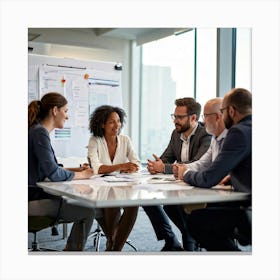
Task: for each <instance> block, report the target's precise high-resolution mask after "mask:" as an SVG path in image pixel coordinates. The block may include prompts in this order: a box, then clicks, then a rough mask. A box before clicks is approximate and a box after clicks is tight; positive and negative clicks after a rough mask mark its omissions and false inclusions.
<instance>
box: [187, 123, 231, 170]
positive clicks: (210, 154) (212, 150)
mask: <svg viewBox="0 0 280 280" xmlns="http://www.w3.org/2000/svg"><path fill="white" fill-rule="evenodd" d="M227 132H228V130H227V129H226V128H225V129H224V130H223V132H222V133H221V134H220V135H219V136H218V137H215V136H213V137H212V139H211V143H210V146H209V148H208V150H207V152H206V153H205V154H204V155H203V156H202V157H201V158H200V159H199V160H197V161H194V162H192V163H188V164H187V167H188V170H192V171H199V170H202V169H205V168H207V167H208V166H209V165H210V164H211V163H212V161H214V160H215V158H216V157H217V155H218V154H219V149H220V147H219V142H220V143H221V145H222V142H223V140H224V138H225V137H226V135H227Z"/></svg>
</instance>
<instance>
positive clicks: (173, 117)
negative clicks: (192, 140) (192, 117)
mask: <svg viewBox="0 0 280 280" xmlns="http://www.w3.org/2000/svg"><path fill="white" fill-rule="evenodd" d="M170 116H171V118H172V120H173V121H174V120H175V119H177V120H180V121H181V120H182V119H183V118H185V117H188V116H189V115H174V114H171V115H170Z"/></svg>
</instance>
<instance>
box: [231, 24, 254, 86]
mask: <svg viewBox="0 0 280 280" xmlns="http://www.w3.org/2000/svg"><path fill="white" fill-rule="evenodd" d="M235 69H236V70H235V87H244V88H246V89H249V90H252V29H251V28H237V29H236V66H235Z"/></svg>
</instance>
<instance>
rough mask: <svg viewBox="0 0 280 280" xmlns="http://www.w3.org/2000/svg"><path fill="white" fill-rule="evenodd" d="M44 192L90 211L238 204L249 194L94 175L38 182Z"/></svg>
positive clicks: (167, 179)
mask: <svg viewBox="0 0 280 280" xmlns="http://www.w3.org/2000/svg"><path fill="white" fill-rule="evenodd" d="M37 184H38V186H39V187H41V188H43V189H44V191H46V192H48V193H51V194H54V195H61V196H64V197H65V198H70V199H75V200H77V201H79V202H82V203H83V204H86V205H90V206H91V207H96V208H104V207H127V206H146V205H162V204H194V203H210V202H226V201H241V200H246V199H248V198H249V194H247V193H241V192H235V191H232V190H228V189H222V188H221V187H220V186H216V189H213V188H211V189H205V188H196V187H192V186H188V185H186V184H185V183H184V182H182V181H178V180H177V181H175V179H174V177H173V175H163V174H157V175H150V174H149V175H148V174H140V173H136V174H116V175H114V176H105V177H102V176H100V175H95V176H93V177H92V178H91V179H86V180H73V181H64V182H39V183H37Z"/></svg>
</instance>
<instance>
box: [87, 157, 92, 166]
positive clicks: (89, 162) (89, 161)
mask: <svg viewBox="0 0 280 280" xmlns="http://www.w3.org/2000/svg"><path fill="white" fill-rule="evenodd" d="M87 159H88V164H89V167H90V168H92V166H91V160H90V157H88V158H87Z"/></svg>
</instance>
